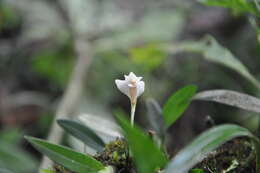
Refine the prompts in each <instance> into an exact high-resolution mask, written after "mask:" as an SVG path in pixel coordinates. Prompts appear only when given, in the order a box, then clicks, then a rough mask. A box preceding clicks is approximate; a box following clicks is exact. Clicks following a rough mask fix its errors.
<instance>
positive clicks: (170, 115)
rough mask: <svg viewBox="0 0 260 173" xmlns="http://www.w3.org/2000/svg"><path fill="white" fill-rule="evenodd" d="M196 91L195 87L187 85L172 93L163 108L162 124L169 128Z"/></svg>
mask: <svg viewBox="0 0 260 173" xmlns="http://www.w3.org/2000/svg"><path fill="white" fill-rule="evenodd" d="M196 91H197V87H196V86H195V85H188V86H186V87H184V88H181V89H180V90H178V91H177V92H176V93H174V94H173V95H172V96H171V97H170V98H169V99H168V101H167V102H166V104H165V105H164V107H163V117H164V122H165V124H166V126H167V127H169V126H171V125H172V124H173V123H174V122H175V121H176V120H177V119H178V118H180V116H181V115H182V113H183V112H184V111H185V110H186V108H187V107H188V106H189V104H190V102H191V99H192V97H193V96H194V94H195V93H196Z"/></svg>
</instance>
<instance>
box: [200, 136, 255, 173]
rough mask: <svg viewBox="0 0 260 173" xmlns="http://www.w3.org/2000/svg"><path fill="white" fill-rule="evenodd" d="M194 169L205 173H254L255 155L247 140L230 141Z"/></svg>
mask: <svg viewBox="0 0 260 173" xmlns="http://www.w3.org/2000/svg"><path fill="white" fill-rule="evenodd" d="M195 168H200V169H203V170H204V172H205V173H219V172H221V173H223V172H226V173H255V155H254V152H253V150H252V145H251V143H250V141H249V139H247V138H236V139H234V140H231V141H229V142H227V143H225V144H224V145H222V146H221V147H219V148H218V149H217V150H215V151H214V152H211V153H210V154H209V155H208V156H207V157H206V158H205V159H204V160H203V161H202V162H201V163H199V164H198V165H196V166H195Z"/></svg>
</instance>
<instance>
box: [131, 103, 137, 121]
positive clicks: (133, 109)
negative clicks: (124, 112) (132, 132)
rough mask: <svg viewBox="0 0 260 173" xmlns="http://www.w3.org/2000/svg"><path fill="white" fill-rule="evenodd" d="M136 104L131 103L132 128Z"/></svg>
mask: <svg viewBox="0 0 260 173" xmlns="http://www.w3.org/2000/svg"><path fill="white" fill-rule="evenodd" d="M135 107H136V102H135V103H132V102H131V125H132V126H134V120H135Z"/></svg>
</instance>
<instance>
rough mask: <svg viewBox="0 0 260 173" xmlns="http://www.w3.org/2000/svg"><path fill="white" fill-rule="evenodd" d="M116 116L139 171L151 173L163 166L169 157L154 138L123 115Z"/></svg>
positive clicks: (140, 172)
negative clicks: (133, 125)
mask: <svg viewBox="0 0 260 173" xmlns="http://www.w3.org/2000/svg"><path fill="white" fill-rule="evenodd" d="M116 118H117V120H118V123H119V125H120V126H121V128H122V129H123V132H124V134H125V137H126V139H127V141H128V143H129V147H130V149H131V151H132V153H133V158H134V161H135V164H136V167H137V170H138V173H151V172H155V170H156V169H159V168H163V167H164V166H165V164H166V163H167V158H166V156H165V154H164V153H163V152H162V151H161V150H160V149H159V148H158V147H157V146H156V145H155V143H154V142H153V141H152V139H151V138H149V137H148V136H147V135H145V134H144V133H143V132H142V131H141V130H140V129H139V128H137V127H132V126H131V125H130V123H129V121H128V120H126V119H125V118H124V117H123V116H116Z"/></svg>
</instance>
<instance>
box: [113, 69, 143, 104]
mask: <svg viewBox="0 0 260 173" xmlns="http://www.w3.org/2000/svg"><path fill="white" fill-rule="evenodd" d="M142 78H143V77H137V76H136V75H135V74H134V73H133V72H130V73H129V75H128V76H127V75H125V80H119V79H117V80H115V82H116V86H117V88H118V89H119V90H120V91H121V92H122V93H124V94H125V95H127V96H128V97H129V98H130V100H131V102H132V103H133V104H135V103H136V100H137V98H138V97H139V96H140V95H141V94H142V93H143V92H144V87H145V84H144V81H141V79H142Z"/></svg>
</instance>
